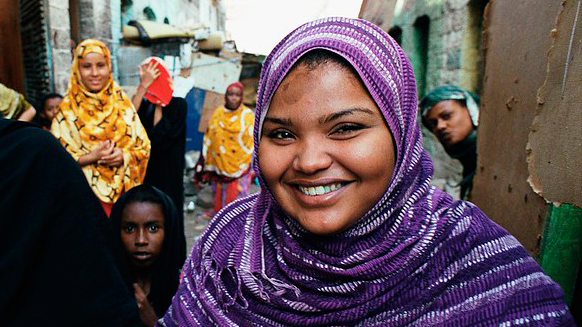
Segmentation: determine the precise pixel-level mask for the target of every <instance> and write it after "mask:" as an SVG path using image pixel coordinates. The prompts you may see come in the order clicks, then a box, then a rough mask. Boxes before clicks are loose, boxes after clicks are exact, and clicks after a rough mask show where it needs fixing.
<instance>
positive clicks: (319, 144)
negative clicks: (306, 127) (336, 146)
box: [293, 138, 333, 174]
mask: <svg viewBox="0 0 582 327" xmlns="http://www.w3.org/2000/svg"><path fill="white" fill-rule="evenodd" d="M302 143H303V144H302V145H301V146H300V147H299V149H298V152H297V154H296V155H295V158H294V159H293V169H295V170H296V171H298V172H301V173H304V174H314V173H316V172H318V171H320V170H325V169H327V168H329V166H331V164H332V162H333V159H332V157H331V156H330V154H329V152H328V151H329V149H330V148H331V147H330V146H329V145H327V144H326V142H325V141H323V140H320V139H317V138H313V139H309V140H305V141H304V142H302Z"/></svg>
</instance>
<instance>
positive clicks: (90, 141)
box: [51, 39, 150, 215]
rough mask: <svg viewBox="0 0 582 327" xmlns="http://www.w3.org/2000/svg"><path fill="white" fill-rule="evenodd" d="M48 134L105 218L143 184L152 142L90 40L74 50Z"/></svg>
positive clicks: (101, 49) (105, 53)
mask: <svg viewBox="0 0 582 327" xmlns="http://www.w3.org/2000/svg"><path fill="white" fill-rule="evenodd" d="M51 131H52V133H53V134H54V135H55V137H57V139H59V140H60V141H61V143H62V144H63V146H64V147H65V149H67V151H68V152H69V153H70V154H71V155H72V156H73V158H74V159H75V160H76V161H77V162H78V163H79V164H80V165H81V167H82V168H83V172H84V173H85V177H87V181H88V182H89V185H90V186H91V188H92V189H93V192H95V195H96V196H97V198H99V200H100V201H101V204H102V205H103V208H104V209H105V211H106V212H107V215H109V213H110V212H111V207H112V206H113V203H115V201H116V200H117V199H118V198H119V196H121V194H123V192H125V191H127V190H129V189H131V188H132V187H134V186H136V185H139V184H141V183H142V181H143V178H144V175H145V172H146V167H147V163H148V159H149V154H150V140H149V139H148V136H147V134H146V131H145V129H144V128H143V126H142V124H141V122H140V120H139V117H138V115H137V112H136V110H135V108H134V107H133V104H132V103H131V100H130V99H129V98H128V97H127V95H126V94H125V92H123V90H122V89H121V88H120V87H119V85H117V84H116V83H115V82H114V81H113V74H112V72H111V54H110V52H109V49H107V47H106V46H105V44H103V43H102V42H101V41H98V40H93V39H88V40H85V41H83V42H81V43H80V44H79V45H78V46H77V48H76V49H75V53H74V58H73V64H72V65H71V79H70V81H69V87H68V89H67V93H66V95H65V97H64V99H63V102H62V103H61V105H60V107H59V111H58V112H57V114H56V115H55V118H54V120H53V124H52V127H51Z"/></svg>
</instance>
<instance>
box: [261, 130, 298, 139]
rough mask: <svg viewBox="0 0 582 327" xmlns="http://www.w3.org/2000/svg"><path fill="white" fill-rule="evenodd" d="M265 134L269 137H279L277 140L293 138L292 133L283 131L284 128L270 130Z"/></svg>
mask: <svg viewBox="0 0 582 327" xmlns="http://www.w3.org/2000/svg"><path fill="white" fill-rule="evenodd" d="M267 136H268V137H269V138H272V139H279V140H283V139H291V138H293V134H291V133H290V132H289V131H285V130H276V131H272V132H270V133H269V134H267Z"/></svg>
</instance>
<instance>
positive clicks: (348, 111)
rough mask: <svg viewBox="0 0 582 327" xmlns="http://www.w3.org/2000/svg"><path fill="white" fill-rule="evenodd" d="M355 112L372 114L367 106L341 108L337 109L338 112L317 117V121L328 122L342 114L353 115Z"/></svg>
mask: <svg viewBox="0 0 582 327" xmlns="http://www.w3.org/2000/svg"><path fill="white" fill-rule="evenodd" d="M355 112H363V113H366V114H370V115H372V116H374V112H373V111H372V110H370V109H367V108H351V109H346V110H342V111H338V112H334V113H333V114H329V115H326V116H322V117H319V119H317V120H318V121H319V123H320V124H325V123H329V122H330V121H333V120H336V119H339V118H341V117H343V116H347V115H353V114H354V113H355Z"/></svg>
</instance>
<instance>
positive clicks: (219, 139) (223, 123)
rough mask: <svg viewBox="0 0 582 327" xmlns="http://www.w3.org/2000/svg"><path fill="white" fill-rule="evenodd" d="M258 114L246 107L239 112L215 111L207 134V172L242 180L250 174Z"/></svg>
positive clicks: (205, 140) (243, 106)
mask: <svg viewBox="0 0 582 327" xmlns="http://www.w3.org/2000/svg"><path fill="white" fill-rule="evenodd" d="M254 121H255V114H254V113H253V111H252V110H251V109H249V108H248V107H246V106H245V105H241V106H240V107H239V108H238V109H236V110H228V109H226V108H225V107H224V106H220V107H218V108H216V110H214V113H213V114H212V118H211V119H210V122H209V124H208V132H207V133H206V134H205V135H204V141H203V148H202V155H203V156H204V170H205V171H210V172H214V173H216V174H217V175H219V176H224V177H229V178H239V177H241V176H242V175H243V174H244V173H245V172H247V171H248V169H249V167H250V164H251V157H252V154H253V124H254Z"/></svg>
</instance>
